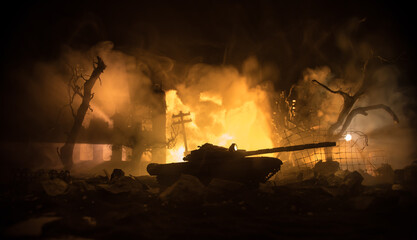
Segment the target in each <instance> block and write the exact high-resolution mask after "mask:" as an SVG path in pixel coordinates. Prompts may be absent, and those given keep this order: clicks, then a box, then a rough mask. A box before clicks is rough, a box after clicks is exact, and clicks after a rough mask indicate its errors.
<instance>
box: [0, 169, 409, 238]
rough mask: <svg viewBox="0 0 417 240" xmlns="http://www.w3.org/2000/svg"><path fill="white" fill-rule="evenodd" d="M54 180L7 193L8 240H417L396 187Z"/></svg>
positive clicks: (30, 182) (19, 185) (405, 197)
mask: <svg viewBox="0 0 417 240" xmlns="http://www.w3.org/2000/svg"><path fill="white" fill-rule="evenodd" d="M52 175H53V176H52ZM52 175H51V174H48V173H45V172H43V173H42V174H38V175H36V174H34V175H31V176H29V177H28V175H27V174H26V175H24V176H22V175H20V177H19V178H20V179H26V180H24V181H22V180H20V181H18V180H16V179H15V180H14V183H13V184H8V185H3V188H2V193H1V207H2V211H1V212H2V214H1V219H2V229H1V230H2V239H17V238H19V239H20V238H28V239H33V238H34V239H55V238H66V239H68V238H69V239H122V238H128V239H131V238H135V239H417V230H416V229H417V228H416V226H417V224H416V223H417V218H416V213H417V211H416V206H417V205H416V202H417V201H416V199H417V198H416V195H415V194H414V193H413V191H409V190H405V189H402V188H401V187H397V188H398V189H396V187H393V185H392V184H385V185H379V186H368V187H365V186H363V185H360V186H355V187H354V188H347V187H346V186H344V187H341V185H338V186H334V185H333V186H331V185H329V184H324V183H323V182H320V181H318V180H317V179H309V180H305V181H300V182H296V183H288V184H282V185H276V184H275V183H273V182H268V183H267V184H261V185H260V186H259V187H258V188H253V187H252V188H247V187H246V186H243V185H239V184H235V183H231V182H222V181H220V182H218V183H217V185H216V186H215V187H210V186H208V187H206V186H203V185H201V186H200V185H193V183H191V184H190V183H189V180H186V181H185V182H184V183H183V184H180V185H178V184H177V185H176V186H174V187H172V186H171V189H170V191H167V189H168V188H166V187H163V186H160V185H159V184H158V183H157V182H156V181H155V178H153V177H149V176H147V177H133V176H122V177H119V178H117V179H116V176H114V179H112V180H109V179H108V177H104V176H103V177H100V176H96V177H89V178H88V177H84V178H76V177H70V176H68V175H65V174H61V175H59V174H56V172H55V173H54V174H52ZM187 181H188V182H187ZM187 184H189V185H187ZM192 185H193V186H192ZM184 186H185V187H184ZM195 186H197V187H195ZM219 186H220V187H219ZM393 189H394V190H393ZM163 192H165V195H164V194H161V193H163ZM167 192H168V193H167ZM173 192H176V193H175V194H173ZM162 195H164V197H161V196H162Z"/></svg>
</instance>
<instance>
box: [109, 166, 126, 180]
mask: <svg viewBox="0 0 417 240" xmlns="http://www.w3.org/2000/svg"><path fill="white" fill-rule="evenodd" d="M124 176H125V172H123V170H122V169H119V168H115V169H113V172H112V173H111V176H110V181H116V180H117V179H119V178H121V177H124Z"/></svg>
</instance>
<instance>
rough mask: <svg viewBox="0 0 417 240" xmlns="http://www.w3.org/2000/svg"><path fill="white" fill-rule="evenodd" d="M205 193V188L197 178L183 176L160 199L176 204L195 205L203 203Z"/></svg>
mask: <svg viewBox="0 0 417 240" xmlns="http://www.w3.org/2000/svg"><path fill="white" fill-rule="evenodd" d="M205 193H206V189H205V186H204V185H203V184H202V183H201V182H200V180H199V179H198V178H197V177H194V176H192V175H186V174H183V175H181V177H180V178H179V179H178V180H177V181H176V182H175V183H174V184H173V185H171V186H170V187H168V188H167V189H165V191H163V192H162V193H161V194H160V195H159V198H160V199H161V200H162V201H167V202H174V203H195V202H200V201H202V200H203V198H204V195H205Z"/></svg>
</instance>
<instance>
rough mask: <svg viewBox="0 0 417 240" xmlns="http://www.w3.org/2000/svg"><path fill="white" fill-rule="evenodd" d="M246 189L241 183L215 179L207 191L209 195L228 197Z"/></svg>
mask: <svg viewBox="0 0 417 240" xmlns="http://www.w3.org/2000/svg"><path fill="white" fill-rule="evenodd" d="M244 187H245V185H244V184H243V183H240V182H236V181H230V180H225V179H220V178H214V179H212V180H211V181H210V183H209V185H208V186H207V191H208V193H209V194H214V195H228V194H230V193H236V192H239V191H241V190H242V189H243V188H244Z"/></svg>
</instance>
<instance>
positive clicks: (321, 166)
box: [313, 160, 340, 177]
mask: <svg viewBox="0 0 417 240" xmlns="http://www.w3.org/2000/svg"><path fill="white" fill-rule="evenodd" d="M339 169H340V167H339V163H338V162H336V161H326V162H323V161H322V160H320V161H318V162H317V163H316V164H315V165H314V168H313V171H314V175H315V176H316V177H328V176H330V175H331V174H334V173H335V172H336V171H337V170H339Z"/></svg>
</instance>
